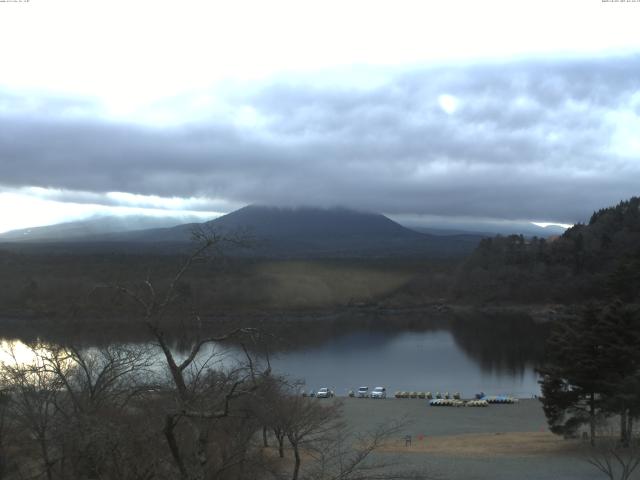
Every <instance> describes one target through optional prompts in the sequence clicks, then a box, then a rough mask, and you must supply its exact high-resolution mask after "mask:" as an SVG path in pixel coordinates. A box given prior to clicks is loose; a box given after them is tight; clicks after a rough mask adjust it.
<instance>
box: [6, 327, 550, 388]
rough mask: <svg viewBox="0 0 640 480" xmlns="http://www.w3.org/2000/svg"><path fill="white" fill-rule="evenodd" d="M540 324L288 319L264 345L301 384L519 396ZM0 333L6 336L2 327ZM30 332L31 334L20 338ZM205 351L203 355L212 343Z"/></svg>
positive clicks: (227, 355) (537, 350)
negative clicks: (275, 342)
mask: <svg viewBox="0 0 640 480" xmlns="http://www.w3.org/2000/svg"><path fill="white" fill-rule="evenodd" d="M547 331H548V326H545V325H539V324H536V323H535V322H533V321H531V320H530V319H528V318H527V317H522V316H519V317H510V316H502V317H495V316H483V315H479V316H471V317H464V318H460V317H451V318H448V317H447V318H444V319H442V318H440V319H438V320H434V319H432V318H429V317H422V316H420V317H419V318H417V319H415V318H412V319H407V318H406V317H404V316H403V317H402V318H401V320H398V319H389V318H387V317H385V318H378V319H375V320H371V319H369V318H368V317H364V320H363V319H362V318H360V319H352V318H347V319H345V318H339V319H336V320H333V321H326V320H318V321H313V322H306V323H305V322H299V323H296V322H293V323H291V324H290V325H288V326H286V327H285V328H281V330H280V331H279V333H278V335H276V336H277V337H278V338H280V339H281V340H282V342H281V343H280V345H279V346H277V347H274V348H273V349H271V352H272V353H271V355H270V359H271V365H272V367H273V370H274V372H275V373H278V374H281V375H285V376H287V377H288V378H289V379H290V380H292V381H295V380H302V381H304V382H305V386H304V387H303V388H304V389H305V390H307V391H309V390H314V391H315V390H317V389H319V388H321V387H329V388H331V389H333V390H334V391H335V392H336V394H338V395H346V394H347V392H348V391H349V390H352V389H353V390H355V389H357V388H358V387H360V386H364V385H366V386H369V387H370V388H373V387H375V386H385V387H387V390H388V392H389V393H390V394H393V392H395V391H397V390H405V391H425V392H427V391H430V392H432V393H435V392H450V393H453V392H461V393H462V394H463V396H465V397H471V396H473V395H474V394H475V393H478V392H485V393H487V394H490V395H491V394H511V395H514V396H518V397H521V398H522V397H524V398H526V397H531V396H533V395H534V394H538V393H539V386H538V384H537V375H536V373H535V366H536V365H537V364H539V363H540V362H541V361H542V359H543V354H544V340H545V338H546V335H547ZM0 336H5V338H12V337H7V335H6V334H5V335H2V332H0ZM38 337H40V338H41V339H42V337H41V336H40V334H38ZM30 338H31V339H33V338H34V337H26V336H25V337H23V338H22V339H23V340H24V341H29V339H30ZM60 338H64V341H67V340H68V337H67V335H64V336H63V337H62V336H60V337H57V339H56V340H53V341H57V342H60V341H61V340H60ZM12 339H20V336H13V338H12ZM73 341H74V342H78V341H79V342H81V345H82V346H83V347H90V346H91V345H95V344H96V343H98V342H100V340H98V338H96V337H95V336H93V337H91V338H89V337H85V336H81V337H80V338H78V339H75V340H73ZM105 341H106V342H114V343H139V342H140V341H141V339H134V338H126V335H125V336H124V337H122V338H119V339H117V340H116V339H115V338H113V339H108V338H107V339H102V343H104V342H105ZM10 344H11V342H9V343H7V342H4V345H3V346H4V347H5V348H6V347H7V346H8V345H10ZM75 344H76V345H78V343H75ZM211 348H212V349H213V350H215V351H217V352H218V353H221V356H220V357H219V358H220V359H221V363H220V365H222V366H224V365H225V364H227V365H229V366H230V364H229V361H230V360H232V359H242V358H243V355H244V354H243V353H242V350H241V349H239V348H237V347H234V346H232V345H231V346H230V345H225V346H222V345H217V346H212V347H211ZM24 350H25V349H24V348H23V349H22V351H23V354H24V355H27V356H28V353H24ZM27 350H28V349H27ZM176 350H177V351H180V349H179V348H178V347H176ZM207 351H208V352H204V354H205V355H206V354H207V353H210V352H211V351H212V350H211V349H207ZM0 353H1V352H0ZM25 358H26V357H25ZM158 359H159V361H161V360H163V359H162V357H161V356H159V357H158Z"/></svg>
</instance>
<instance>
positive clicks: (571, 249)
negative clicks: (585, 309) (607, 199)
mask: <svg viewBox="0 0 640 480" xmlns="http://www.w3.org/2000/svg"><path fill="white" fill-rule="evenodd" d="M639 287H640V198H639V197H633V198H631V199H629V200H627V201H623V202H620V203H619V204H618V205H616V206H614V207H609V208H603V209H601V210H599V211H597V212H594V213H593V215H592V216H591V219H590V220H589V223H588V224H586V225H584V224H577V225H575V226H574V227H572V228H570V229H568V230H567V231H566V232H565V233H564V234H563V235H562V236H560V237H556V238H550V239H547V240H545V239H539V238H532V239H527V238H524V237H523V236H521V235H511V236H505V237H503V236H497V237H493V238H486V239H484V240H482V241H481V242H480V244H479V246H478V248H477V249H476V250H475V251H474V252H473V254H472V255H471V256H470V257H469V259H468V260H467V261H466V262H465V263H464V265H463V267H462V269H461V272H460V275H459V276H458V279H457V281H456V283H455V287H454V296H455V297H457V298H464V299H473V300H475V301H511V302H525V303H526V302H541V301H550V302H560V303H565V302H575V301H584V300H589V299H601V298H605V297H608V296H618V297H621V298H622V299H623V300H625V301H636V300H638V296H639V292H640V288H639Z"/></svg>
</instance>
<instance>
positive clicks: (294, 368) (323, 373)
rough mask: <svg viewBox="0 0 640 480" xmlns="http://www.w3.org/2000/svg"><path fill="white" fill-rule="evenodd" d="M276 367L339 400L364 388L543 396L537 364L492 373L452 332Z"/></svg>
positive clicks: (323, 349) (378, 339) (361, 340)
mask: <svg viewBox="0 0 640 480" xmlns="http://www.w3.org/2000/svg"><path fill="white" fill-rule="evenodd" d="M272 364H273V366H274V369H275V370H276V371H281V372H286V373H287V374H288V375H289V376H290V377H291V378H302V379H304V380H305V381H306V384H307V387H308V388H310V389H317V388H319V387H321V386H329V387H332V388H333V389H335V391H336V392H337V393H338V394H346V393H347V392H348V390H349V389H355V388H357V387H358V386H360V385H368V386H370V387H372V386H375V385H384V386H386V387H387V388H388V389H390V390H391V391H393V390H408V391H431V392H436V391H440V392H446V391H448V392H452V393H453V392H456V391H460V392H462V393H463V394H465V395H467V396H471V395H473V394H474V393H476V392H480V391H485V392H487V393H489V392H490V393H510V394H513V395H517V396H519V397H530V396H531V395H533V394H535V393H537V392H538V390H539V389H538V385H537V377H536V375H535V373H534V370H533V364H529V366H528V367H524V368H522V369H520V370H519V372H518V373H517V374H516V373H513V372H505V371H498V370H488V369H484V368H483V367H482V364H480V363H479V362H477V361H476V360H475V359H474V358H473V357H472V356H470V355H468V354H467V353H466V352H465V351H464V350H463V349H461V348H460V347H459V345H458V343H457V341H456V339H455V338H454V335H453V334H452V332H450V331H426V332H403V333H399V334H395V335H392V336H389V335H387V334H385V333H382V332H360V333H354V334H350V335H347V336H343V337H341V338H339V339H335V340H333V341H331V342H329V343H327V344H325V345H323V346H320V347H314V348H310V349H305V350H301V351H293V352H288V353H285V354H280V355H278V356H277V357H276V358H275V359H274V360H273V361H272Z"/></svg>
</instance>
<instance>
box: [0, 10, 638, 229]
mask: <svg viewBox="0 0 640 480" xmlns="http://www.w3.org/2000/svg"><path fill="white" fill-rule="evenodd" d="M224 4H229V5H224ZM427 4H428V6H427ZM223 5H224V6H223ZM639 23H640V3H620V2H603V1H601V0H577V1H572V0H564V1H562V2H558V1H537V2H524V1H513V0H511V1H492V0H487V1H483V2H477V1H469V2H464V1H462V2H461V1H457V2H410V1H394V2H375V1H371V0H369V1H362V2H360V1H352V2H345V1H341V2H337V1H335V2H334V1H323V2H304V1H300V0H296V1H293V0H292V1H269V2H258V1H256V2H246V1H234V2H196V1H193V2H186V1H180V2H158V1H154V2H145V1H136V2H128V1H127V2H125V1H122V2H119V1H110V2H87V1H84V0H79V1H77V2H76V1H64V0H56V1H53V2H52V1H44V0H30V1H29V2H25V3H18V2H15V3H14V2H0V42H2V43H1V44H0V45H1V47H0V209H1V212H2V213H1V215H0V231H4V230H8V229H12V228H20V227H27V226H35V225H43V224H49V223H55V222H59V221H63V220H72V219H78V218H83V217H86V216H90V215H92V214H95V213H118V214H126V213H148V214H153V215H161V214H163V213H164V212H165V211H171V213H172V214H173V212H176V211H177V212H184V213H188V214H198V215H200V216H201V217H202V218H209V217H212V216H216V215H219V214H220V213H225V212H228V211H231V210H233V209H235V208H238V207H241V206H243V205H246V204H249V203H261V204H274V205H321V206H337V205H340V206H348V207H353V208H358V209H366V210H373V211H379V212H383V213H386V214H390V215H395V216H397V217H398V218H413V219H420V218H424V219H425V221H426V220H430V219H479V220H487V221H489V220H491V221H496V220H500V221H523V220H524V221H537V222H556V223H564V224H571V223H575V222H577V221H584V220H586V219H588V217H589V215H590V213H591V212H592V211H593V210H594V209H596V208H599V207H603V206H607V205H610V204H613V203H617V202H618V201H619V200H621V199H624V198H628V197H630V196H632V195H637V194H640V188H639V186H640V133H639V132H640V35H638V34H637V25H638V24H639Z"/></svg>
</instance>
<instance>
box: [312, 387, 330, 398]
mask: <svg viewBox="0 0 640 480" xmlns="http://www.w3.org/2000/svg"><path fill="white" fill-rule="evenodd" d="M333 395H334V394H333V391H332V390H329V389H328V388H327V387H322V388H321V389H319V390H318V392H317V393H316V397H317V398H331V397H333Z"/></svg>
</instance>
